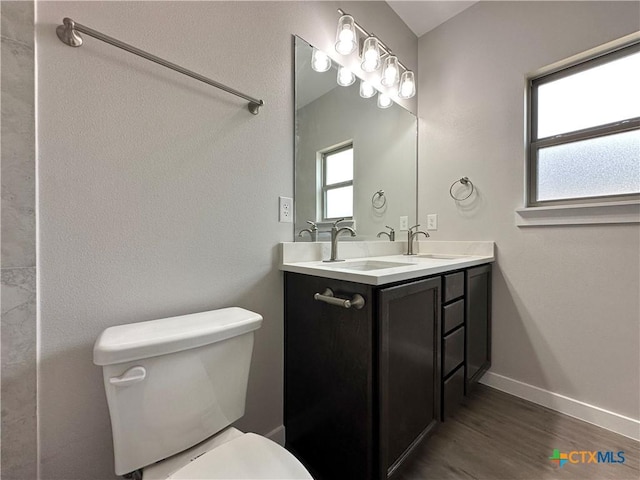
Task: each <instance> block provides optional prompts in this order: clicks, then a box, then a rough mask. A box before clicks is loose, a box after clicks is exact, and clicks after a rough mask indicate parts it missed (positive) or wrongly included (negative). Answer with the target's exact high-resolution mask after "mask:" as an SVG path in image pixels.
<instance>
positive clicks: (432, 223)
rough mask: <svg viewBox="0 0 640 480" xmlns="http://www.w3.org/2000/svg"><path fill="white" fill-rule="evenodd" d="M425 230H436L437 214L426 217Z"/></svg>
mask: <svg viewBox="0 0 640 480" xmlns="http://www.w3.org/2000/svg"><path fill="white" fill-rule="evenodd" d="M427 230H438V214H437V213H430V214H429V215H427Z"/></svg>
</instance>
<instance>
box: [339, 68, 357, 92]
mask: <svg viewBox="0 0 640 480" xmlns="http://www.w3.org/2000/svg"><path fill="white" fill-rule="evenodd" d="M355 81H356V76H355V75H354V74H353V73H352V72H351V70H349V69H348V68H346V67H340V68H338V85H341V86H343V87H348V86H349V85H351V84H353V82H355Z"/></svg>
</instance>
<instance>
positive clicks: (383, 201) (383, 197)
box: [371, 190, 387, 210]
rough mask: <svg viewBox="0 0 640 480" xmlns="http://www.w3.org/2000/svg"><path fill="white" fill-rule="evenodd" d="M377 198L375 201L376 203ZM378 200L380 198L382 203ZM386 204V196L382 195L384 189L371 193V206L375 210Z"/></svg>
mask: <svg viewBox="0 0 640 480" xmlns="http://www.w3.org/2000/svg"><path fill="white" fill-rule="evenodd" d="M376 200H377V203H376ZM380 200H382V203H380ZM386 204H387V197H385V196H384V190H378V191H377V192H376V193H374V194H373V197H371V205H373V208H375V209H376V210H380V209H381V208H384V206H385V205H386Z"/></svg>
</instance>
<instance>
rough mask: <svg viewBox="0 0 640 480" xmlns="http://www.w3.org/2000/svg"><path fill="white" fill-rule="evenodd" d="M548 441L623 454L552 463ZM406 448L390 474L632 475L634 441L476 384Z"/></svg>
mask: <svg viewBox="0 0 640 480" xmlns="http://www.w3.org/2000/svg"><path fill="white" fill-rule="evenodd" d="M554 449H558V450H560V452H562V453H568V452H570V451H574V450H577V451H604V452H607V451H612V452H616V453H617V452H618V451H623V452H624V457H625V462H624V463H621V464H620V463H618V464H608V463H585V464H582V463H578V464H572V463H566V464H565V465H564V466H563V467H562V468H560V467H558V466H557V465H556V462H552V461H551V460H549V457H550V456H551V455H552V454H553V450H554ZM414 453H415V454H414V455H412V457H411V458H409V459H407V463H406V464H405V465H403V466H402V467H401V469H399V470H398V472H397V473H396V475H394V480H446V479H456V480H467V479H478V480H497V479H504V480H525V479H526V480H545V479H580V480H587V479H598V480H600V479H632V480H638V479H640V467H639V464H640V443H639V442H636V441H634V440H631V439H629V438H627V437H623V436H621V435H617V434H615V433H612V432H610V431H608V430H604V429H602V428H599V427H596V426H594V425H591V424H589V423H586V422H583V421H581V420H577V419H575V418H572V417H568V416H566V415H563V414H561V413H558V412H555V411H553V410H549V409H548V408H545V407H541V406H539V405H535V404H533V403H530V402H528V401H526V400H522V399H520V398H517V397H514V396H512V395H508V394H506V393H503V392H500V391H498V390H495V389H492V388H489V387H486V386H483V385H479V386H478V388H477V390H476V391H475V392H474V393H473V394H472V396H471V397H470V398H469V400H468V401H467V404H466V405H464V406H462V407H461V408H460V409H459V410H458V411H457V412H456V414H455V415H454V417H453V418H451V419H448V420H447V421H445V422H444V423H442V424H441V425H440V426H439V428H438V430H437V431H436V432H435V433H434V434H433V435H432V436H431V438H429V439H428V440H427V441H426V442H425V443H423V444H422V445H421V446H419V447H418V450H417V451H416V452H414ZM574 458H575V457H574Z"/></svg>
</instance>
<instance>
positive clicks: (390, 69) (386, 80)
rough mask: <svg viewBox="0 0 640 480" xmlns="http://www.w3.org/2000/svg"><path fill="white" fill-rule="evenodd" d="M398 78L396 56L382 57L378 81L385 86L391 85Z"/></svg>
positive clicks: (398, 70) (398, 71)
mask: <svg viewBox="0 0 640 480" xmlns="http://www.w3.org/2000/svg"><path fill="white" fill-rule="evenodd" d="M399 80H400V67H399V66H398V57H396V56H394V55H390V56H388V57H387V58H385V59H384V63H383V65H382V79H381V80H380V83H382V85H384V86H385V87H393V86H394V85H395V84H396V83H398V81H399Z"/></svg>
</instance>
